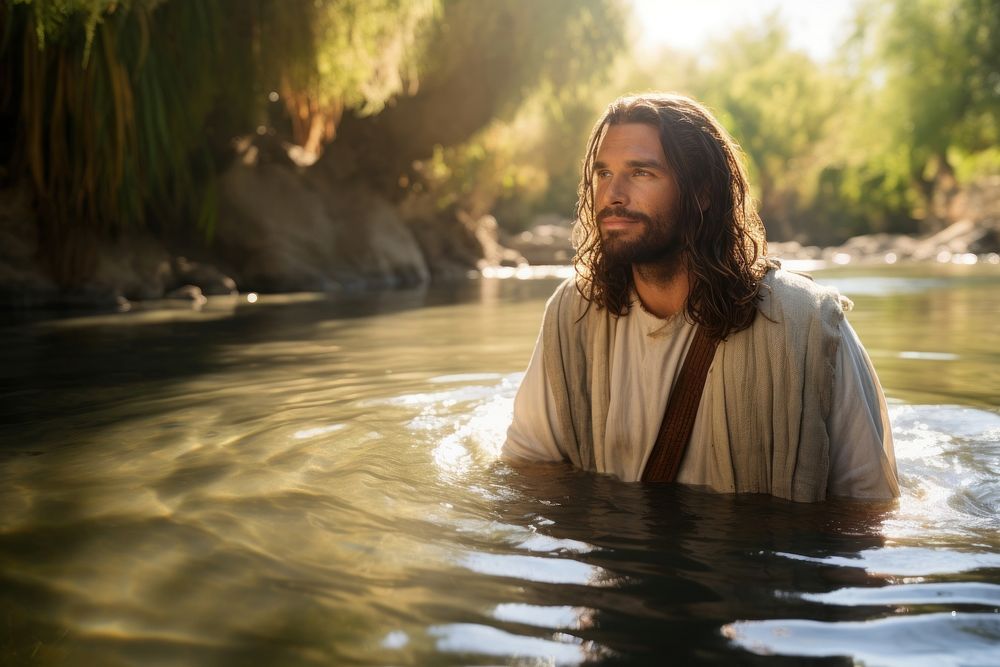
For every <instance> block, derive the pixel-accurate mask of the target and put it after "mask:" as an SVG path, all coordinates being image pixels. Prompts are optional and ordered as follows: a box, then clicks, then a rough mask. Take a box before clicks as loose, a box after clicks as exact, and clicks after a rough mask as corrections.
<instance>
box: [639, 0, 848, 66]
mask: <svg viewBox="0 0 1000 667" xmlns="http://www.w3.org/2000/svg"><path fill="white" fill-rule="evenodd" d="M632 4H633V6H634V10H635V19H636V24H637V26H639V27H640V29H641V31H642V34H641V35H640V36H639V48H640V49H645V50H656V49H660V48H664V47H670V48H674V49H680V50H682V51H691V52H695V53H697V52H698V51H699V50H701V49H703V48H705V46H706V44H708V43H709V42H711V41H712V40H717V39H724V38H725V35H726V34H727V33H729V32H731V31H733V30H736V29H739V28H742V27H745V26H753V25H756V24H758V23H760V22H761V21H762V20H763V19H764V18H765V17H767V16H768V15H770V14H772V13H775V12H777V14H778V16H779V17H780V18H781V19H782V22H783V23H784V24H785V25H786V26H787V27H788V29H789V33H790V38H791V43H792V46H793V47H795V48H798V49H802V50H803V51H805V52H806V53H808V54H809V55H810V56H812V57H813V58H815V59H816V60H821V61H822V60H828V59H830V58H831V57H832V56H833V54H834V52H835V51H836V49H837V46H838V45H839V44H840V43H841V42H842V41H843V40H844V39H846V37H847V35H848V31H849V29H850V18H851V15H852V14H853V11H854V8H855V6H856V5H857V1H856V0H832V1H831V2H804V1H803V0H750V1H748V0H701V2H697V3H688V2H679V1H678V0H632Z"/></svg>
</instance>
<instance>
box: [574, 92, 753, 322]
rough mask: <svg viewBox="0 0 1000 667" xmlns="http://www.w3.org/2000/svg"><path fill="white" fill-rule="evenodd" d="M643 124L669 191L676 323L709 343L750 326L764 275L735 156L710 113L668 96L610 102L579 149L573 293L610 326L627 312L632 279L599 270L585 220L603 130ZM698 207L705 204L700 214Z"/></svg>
mask: <svg viewBox="0 0 1000 667" xmlns="http://www.w3.org/2000/svg"><path fill="white" fill-rule="evenodd" d="M625 123H644V124H647V125H652V126H653V127H655V128H657V130H658V131H659V135H660V143H661V144H662V146H663V153H664V155H665V156H666V158H667V163H668V166H669V167H670V169H671V172H672V175H673V177H674V179H675V180H676V182H677V188H678V191H679V195H680V196H679V201H678V208H677V211H676V215H677V218H676V221H675V224H676V225H677V232H678V238H679V239H680V242H681V243H682V244H683V257H684V261H685V262H686V268H687V270H688V272H689V280H690V286H691V291H690V294H689V295H688V299H687V305H686V313H687V316H688V317H689V318H690V319H691V320H692V321H694V322H696V323H697V324H699V325H701V326H703V327H705V329H706V332H707V333H708V334H709V335H711V336H713V337H714V338H717V339H719V340H724V339H725V338H726V337H728V336H729V334H731V333H734V332H737V331H740V330H742V329H745V328H747V327H749V326H750V324H751V323H752V322H753V318H754V316H755V315H756V303H757V300H758V298H759V289H760V280H761V278H762V277H763V275H764V273H765V272H766V270H767V269H766V265H765V262H764V257H765V255H766V253H767V241H766V238H765V234H764V225H763V223H762V222H761V220H760V217H759V216H758V215H757V211H756V209H755V207H754V204H753V201H752V200H751V197H750V193H749V184H748V182H747V176H746V171H745V169H744V167H743V162H742V153H741V151H740V148H739V146H738V145H737V144H736V142H735V141H734V140H733V138H732V137H731V136H729V133H728V132H726V130H725V129H724V128H723V127H722V126H721V125H720V124H719V122H718V121H716V120H715V119H714V118H713V117H712V115H711V113H709V111H708V110H707V109H706V108H705V107H703V106H702V105H701V104H699V103H697V102H695V101H694V100H692V99H690V98H688V97H684V96H683V95H676V94H672V93H669V94H668V93H651V94H645V95H635V96H625V97H620V98H618V99H617V100H615V101H614V102H612V103H611V104H610V106H608V109H607V111H606V112H605V113H604V115H603V116H602V117H601V119H600V120H599V121H598V122H597V124H596V125H595V126H594V130H593V132H592V133H591V135H590V140H589V142H588V144H587V155H586V157H585V158H584V162H583V177H582V179H581V181H580V188H579V191H578V195H579V198H578V201H577V206H576V217H577V222H576V229H575V230H574V235H575V240H576V244H577V253H576V257H574V259H573V262H574V264H575V266H576V272H577V274H578V276H579V277H580V280H578V281H577V288H578V289H579V290H580V293H581V294H582V295H583V297H584V298H585V299H587V301H589V302H590V303H591V305H596V306H597V307H598V308H607V309H608V312H609V313H611V314H612V315H615V316H621V315H626V314H627V313H628V312H629V308H630V302H629V294H630V291H631V288H632V280H633V278H632V270H631V267H630V266H629V265H620V264H618V265H616V264H611V263H609V262H608V261H607V260H606V258H605V256H604V252H603V249H602V247H601V233H600V227H599V225H598V224H597V221H596V214H597V211H595V210H594V208H595V202H594V173H593V172H594V161H595V159H596V157H597V151H598V148H599V147H600V144H601V141H602V140H603V138H604V134H605V132H606V131H607V128H608V127H609V126H611V125H621V124H625ZM702 202H704V203H705V204H707V206H705V207H704V208H703V206H702Z"/></svg>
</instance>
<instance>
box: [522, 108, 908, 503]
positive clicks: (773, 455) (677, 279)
mask: <svg viewBox="0 0 1000 667" xmlns="http://www.w3.org/2000/svg"><path fill="white" fill-rule="evenodd" d="M575 233H576V239H577V256H576V259H575V263H576V274H577V275H576V276H575V277H574V278H571V279H570V280H567V281H566V282H565V283H563V284H562V285H561V286H560V287H559V288H558V289H557V290H556V292H555V294H554V295H553V296H552V298H551V299H550V300H549V302H548V304H547V306H546V312H545V317H544V321H543V325H542V332H541V334H540V336H539V339H538V342H537V344H536V347H535V352H534V354H533V356H532V359H531V362H530V364H529V366H528V370H527V372H526V373H525V377H524V380H523V381H522V384H521V387H520V389H519V390H518V393H517V397H516V399H515V401H514V419H513V423H512V424H511V426H510V428H509V430H508V433H507V441H506V442H505V444H504V447H503V455H504V458H505V459H506V460H508V461H511V462H515V463H516V462H528V461H569V462H571V463H572V464H574V465H576V466H578V467H581V468H583V469H586V470H593V471H596V472H601V473H609V474H612V475H616V476H617V477H619V478H621V479H622V480H625V481H638V480H640V479H643V478H644V470H645V468H646V466H647V462H648V461H649V459H650V457H651V455H652V456H653V458H654V460H660V459H658V458H657V457H659V456H660V455H661V453H660V452H661V450H669V449H670V446H669V445H668V446H667V447H666V448H665V447H664V446H662V445H657V446H656V451H657V453H656V454H654V453H653V452H654V444H655V443H656V442H657V440H658V439H664V440H665V441H667V442H669V441H670V439H671V438H674V439H675V440H679V441H680V444H679V446H678V445H676V444H675V445H674V446H673V451H676V452H678V456H679V457H681V458H678V459H677V461H679V463H676V464H675V467H677V466H679V467H677V472H676V475H675V477H674V479H675V481H677V482H680V483H684V484H691V485H698V486H702V487H707V488H709V489H712V490H715V491H719V492H729V493H769V494H772V495H775V496H778V497H782V498H787V499H791V500H796V501H806V502H812V501H818V500H822V499H825V498H826V497H828V496H850V497H856V498H891V497H895V496H898V495H899V488H898V484H897V481H896V465H895V457H894V455H893V447H892V434H891V432H890V429H889V421H888V417H887V412H886V405H885V398H884V396H883V394H882V389H881V387H880V385H879V382H878V379H877V377H876V375H875V371H874V369H873V368H872V365H871V361H870V360H869V358H868V355H867V354H866V353H865V351H864V349H863V348H862V346H861V343H860V342H859V340H858V338H857V336H856V335H855V333H854V331H853V330H852V329H851V327H850V325H849V324H848V323H847V321H846V320H845V319H844V315H843V305H845V302H846V300H842V298H841V297H840V296H839V295H838V294H837V293H836V292H835V291H834V290H830V289H826V288H823V287H821V286H819V285H816V284H815V283H813V282H812V281H811V280H809V279H808V278H805V277H802V276H798V275H795V274H791V273H789V272H787V271H784V270H782V269H781V268H780V266H779V265H778V263H777V262H774V261H773V260H769V259H767V258H766V241H765V236H764V227H763V224H762V223H761V221H760V218H759V217H758V216H757V214H756V212H755V209H754V206H753V202H752V201H751V199H750V195H749V192H748V183H747V178H746V174H745V171H744V168H743V166H742V161H741V154H740V152H739V148H738V147H737V145H736V144H735V142H734V141H733V139H732V138H731V137H730V136H729V135H728V134H727V133H726V131H725V130H724V129H723V128H722V127H721V126H720V125H719V123H718V122H717V121H716V120H715V119H714V118H713V117H712V116H711V114H710V113H709V112H708V111H707V110H706V109H705V108H704V107H702V106H701V105H700V104H698V103H697V102H695V101H693V100H691V99H688V98H686V97H683V96H680V95H673V94H649V95H641V96H631V97H623V98H620V99H618V100H616V101H615V102H613V103H612V104H611V105H610V106H609V107H608V110H607V111H606V113H605V114H604V116H603V117H602V118H601V119H600V121H599V122H598V123H597V125H596V126H595V128H594V131H593V133H592V134H591V137H590V141H589V142H588V148H587V154H586V157H585V159H584V163H583V178H582V180H581V183H580V189H579V201H578V204H577V223H576V229H575ZM846 303H848V304H849V302H846ZM689 350H691V351H692V353H691V355H688V352H689ZM698 355H700V356H701V357H703V358H704V360H705V361H704V363H702V364H701V367H700V369H699V368H698V363H697V361H692V362H690V365H691V369H692V370H687V371H685V375H686V376H689V377H685V378H684V381H683V382H681V381H679V380H678V375H679V373H680V370H681V369H682V367H684V366H685V360H686V358H687V357H689V356H690V357H691V359H695V360H696V359H697V358H698ZM705 368H707V372H706V371H705ZM692 378H694V379H693V380H692ZM699 381H700V383H702V384H703V386H704V388H703V389H702V388H701V387H700V386H699ZM675 389H676V390H677V396H676V397H675V399H676V402H677V403H678V405H680V406H683V405H685V403H684V401H685V400H686V401H688V405H690V406H691V408H692V409H689V410H687V412H688V413H689V414H693V415H695V416H694V417H693V423H692V422H691V420H690V419H687V421H686V422H685V421H684V419H683V417H678V415H682V414H683V413H684V408H683V407H679V408H673V407H672V408H669V409H668V410H667V413H666V415H665V413H664V411H665V408H667V406H668V400H669V399H671V394H672V393H674V390H675ZM699 392H700V397H699V396H698V394H699ZM694 410H696V412H694ZM668 416H669V417H670V418H669V419H668V418H667V417H668ZM675 418H678V419H679V421H678V420H676V419H675ZM678 423H684V424H685V426H683V427H680V428H678V427H677V426H676V424H678ZM664 424H665V426H664V428H663V429H662V433H661V425H664ZM688 434H690V436H689V437H688ZM664 460H665V459H664ZM650 465H651V466H652V465H653V464H652V463H651V464H650ZM646 478H647V479H657V477H655V476H653V477H650V476H649V474H647V475H646Z"/></svg>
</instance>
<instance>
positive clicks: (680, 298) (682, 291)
mask: <svg viewBox="0 0 1000 667" xmlns="http://www.w3.org/2000/svg"><path fill="white" fill-rule="evenodd" d="M632 280H633V282H634V283H635V292H636V294H637V295H638V296H639V301H641V302H642V307H643V308H645V309H646V310H647V311H648V312H650V313H652V314H653V315H656V316H657V317H659V318H661V319H662V318H667V317H671V316H673V315H676V314H677V313H679V312H681V311H682V310H684V305H685V304H686V303H687V298H688V294H689V293H690V292H691V286H690V281H689V278H688V271H687V267H686V266H685V265H684V262H683V261H678V262H671V263H669V264H633V265H632Z"/></svg>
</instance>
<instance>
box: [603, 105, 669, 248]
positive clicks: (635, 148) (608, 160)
mask: <svg viewBox="0 0 1000 667" xmlns="http://www.w3.org/2000/svg"><path fill="white" fill-rule="evenodd" d="M592 177H593V179H594V205H595V209H596V211H597V214H596V218H597V223H598V224H599V225H600V232H601V246H602V248H603V250H604V255H605V257H606V259H607V260H608V261H609V262H610V263H612V264H645V263H652V262H657V261H663V260H667V259H669V258H670V257H672V256H677V255H678V254H679V252H680V247H679V243H678V240H677V225H676V213H677V207H678V200H679V193H678V190H677V183H676V181H675V180H674V177H673V174H672V172H671V170H670V167H669V166H668V165H667V159H666V156H665V155H664V154H663V146H662V145H661V144H660V136H659V133H658V131H657V129H656V128H655V127H653V126H652V125H646V124H645V123H627V124H623V125H612V126H610V127H608V130H607V133H606V134H605V135H604V140H603V141H602V142H601V146H600V148H599V149H598V150H597V157H596V159H595V161H594V173H593V174H592Z"/></svg>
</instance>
